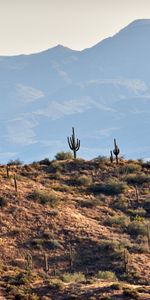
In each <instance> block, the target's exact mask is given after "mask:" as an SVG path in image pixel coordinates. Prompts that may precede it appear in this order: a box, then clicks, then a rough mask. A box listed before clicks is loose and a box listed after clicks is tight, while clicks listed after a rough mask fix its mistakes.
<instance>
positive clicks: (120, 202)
mask: <svg viewBox="0 0 150 300" xmlns="http://www.w3.org/2000/svg"><path fill="white" fill-rule="evenodd" d="M128 206H129V201H128V198H126V197H125V196H123V195H120V196H118V197H117V198H116V199H115V201H114V202H113V204H112V207H113V208H116V209H120V210H122V211H126V210H127V209H128Z"/></svg>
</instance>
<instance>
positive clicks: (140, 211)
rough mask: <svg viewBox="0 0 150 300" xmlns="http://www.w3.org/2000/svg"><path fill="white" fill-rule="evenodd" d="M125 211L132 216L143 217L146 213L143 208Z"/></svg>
mask: <svg viewBox="0 0 150 300" xmlns="http://www.w3.org/2000/svg"><path fill="white" fill-rule="evenodd" d="M127 213H128V214H130V215H131V216H133V217H144V216H145V215H146V211H145V209H143V208H138V209H128V210H127Z"/></svg>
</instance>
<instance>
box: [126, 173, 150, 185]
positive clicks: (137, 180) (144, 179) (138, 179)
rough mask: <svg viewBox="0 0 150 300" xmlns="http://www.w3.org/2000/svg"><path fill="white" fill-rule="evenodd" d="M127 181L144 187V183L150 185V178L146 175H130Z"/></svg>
mask: <svg viewBox="0 0 150 300" xmlns="http://www.w3.org/2000/svg"><path fill="white" fill-rule="evenodd" d="M125 180H126V181H127V183H128V184H132V185H142V184H144V183H150V176H147V175H145V174H139V175H137V174H130V175H128V176H127V177H126V178H125Z"/></svg>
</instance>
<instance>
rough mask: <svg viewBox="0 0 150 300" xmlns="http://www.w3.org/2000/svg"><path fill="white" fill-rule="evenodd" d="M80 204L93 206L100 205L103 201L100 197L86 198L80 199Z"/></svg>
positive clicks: (87, 206)
mask: <svg viewBox="0 0 150 300" xmlns="http://www.w3.org/2000/svg"><path fill="white" fill-rule="evenodd" d="M79 204H80V206H81V207H86V208H93V207H96V206H98V205H101V204H102V201H101V200H100V199H85V200H80V201H79Z"/></svg>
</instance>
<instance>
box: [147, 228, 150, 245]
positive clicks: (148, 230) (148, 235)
mask: <svg viewBox="0 0 150 300" xmlns="http://www.w3.org/2000/svg"><path fill="white" fill-rule="evenodd" d="M147 243H148V248H149V249H150V224H149V223H148V224H147Z"/></svg>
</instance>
